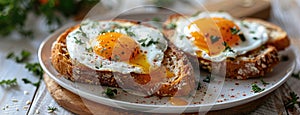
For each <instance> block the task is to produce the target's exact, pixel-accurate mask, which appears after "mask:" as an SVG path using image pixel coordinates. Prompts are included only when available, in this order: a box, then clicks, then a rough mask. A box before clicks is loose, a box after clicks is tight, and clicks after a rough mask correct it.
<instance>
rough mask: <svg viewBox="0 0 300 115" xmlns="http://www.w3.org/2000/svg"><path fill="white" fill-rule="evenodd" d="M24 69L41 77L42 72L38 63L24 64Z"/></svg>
mask: <svg viewBox="0 0 300 115" xmlns="http://www.w3.org/2000/svg"><path fill="white" fill-rule="evenodd" d="M25 68H27V69H28V71H31V72H32V73H33V74H34V75H36V76H40V77H41V76H43V74H44V71H43V68H42V67H41V65H40V64H39V63H26V65H25Z"/></svg>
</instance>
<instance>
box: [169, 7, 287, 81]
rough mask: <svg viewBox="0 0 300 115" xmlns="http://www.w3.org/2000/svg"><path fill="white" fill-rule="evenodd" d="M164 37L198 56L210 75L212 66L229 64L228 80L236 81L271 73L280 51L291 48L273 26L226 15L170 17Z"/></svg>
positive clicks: (227, 66) (221, 13) (257, 20)
mask: <svg viewBox="0 0 300 115" xmlns="http://www.w3.org/2000/svg"><path fill="white" fill-rule="evenodd" d="M209 17H210V18H209ZM163 33H164V35H165V36H166V37H167V38H168V39H169V41H170V42H172V43H173V44H175V46H176V47H178V48H179V49H181V50H183V51H184V52H186V53H187V54H188V55H192V56H196V57H197V58H198V60H199V63H200V66H201V68H203V69H206V70H209V71H211V70H212V66H211V65H212V64H211V63H212V62H222V61H226V77H229V78H236V79H248V78H253V77H259V76H264V75H265V74H266V73H267V72H270V71H272V69H273V67H274V66H275V65H276V64H278V62H279V61H280V60H279V57H278V51H280V50H284V49H285V48H287V47H288V46H289V44H290V42H289V39H288V36H287V33H286V32H285V31H283V30H282V29H281V28H280V27H278V26H276V25H274V24H271V23H269V22H266V21H263V20H259V19H243V20H239V19H235V18H233V17H232V16H230V15H229V14H228V13H225V12H211V13H208V12H202V13H197V14H195V15H192V16H183V15H179V14H174V15H171V16H170V17H169V18H168V19H167V21H166V22H165V24H164V32H163ZM224 69H225V68H224Z"/></svg>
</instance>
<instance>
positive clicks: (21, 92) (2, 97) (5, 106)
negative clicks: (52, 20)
mask: <svg viewBox="0 0 300 115" xmlns="http://www.w3.org/2000/svg"><path fill="white" fill-rule="evenodd" d="M272 7H273V10H272V15H271V21H272V22H274V23H276V24H278V25H280V26H281V27H283V28H284V29H285V30H286V31H287V32H288V34H289V36H290V37H291V38H292V39H293V40H292V41H293V44H294V45H295V46H294V48H295V51H296V54H299V53H300V43H299V42H300V40H299V39H300V26H299V21H300V0H272ZM28 22H29V23H30V22H34V23H31V24H29V25H30V27H29V28H32V29H34V31H35V33H36V34H35V38H34V39H23V38H22V37H21V36H18V35H16V34H13V35H11V36H9V37H6V38H0V80H3V79H13V78H17V81H18V85H17V86H14V87H3V86H1V87H0V109H1V110H0V115H3V114H12V115H23V114H29V115H33V114H41V115H44V114H54V115H55V114H57V115H69V114H73V113H70V112H69V111H67V110H65V109H64V108H62V107H60V106H59V105H58V104H57V103H56V102H55V101H54V100H53V98H52V97H51V95H50V94H49V92H48V91H47V89H46V86H45V84H44V82H42V83H41V85H40V86H39V87H35V86H33V85H30V84H24V83H23V81H22V80H21V79H22V78H27V79H29V80H31V81H34V82H35V81H38V78H37V77H35V76H34V75H32V74H31V73H30V72H28V71H27V69H25V64H17V63H15V62H14V61H13V60H8V59H6V55H7V54H8V53H9V52H15V53H16V54H19V52H21V50H22V49H26V50H28V51H30V52H31V53H32V54H33V56H31V57H32V58H31V59H30V62H38V60H37V50H38V47H39V44H40V43H41V42H42V40H43V39H44V38H46V37H47V36H48V35H49V33H48V32H47V29H44V26H43V25H44V24H43V23H44V22H43V21H42V19H40V18H36V17H34V16H30V19H29V21H28ZM20 38H22V39H20ZM296 69H297V70H299V69H300V59H299V58H298V59H297V67H296ZM299 87H300V80H298V79H295V78H293V77H290V78H289V80H288V81H287V83H285V84H284V85H282V86H281V87H280V88H279V89H277V90H276V91H274V92H273V94H272V96H271V97H270V98H269V99H268V100H267V101H266V102H265V103H264V104H263V105H262V106H260V107H259V108H258V109H257V110H255V111H253V112H252V113H250V114H253V115H254V114H267V115H269V114H270V115H274V114H282V115H287V114H300V109H299V107H297V108H296V109H295V111H293V112H291V111H287V110H286V109H285V108H284V102H285V101H286V99H287V98H286V97H288V95H289V92H291V91H294V92H296V93H297V94H298V95H300V88H299ZM29 102H30V103H29ZM48 106H53V107H57V111H55V112H54V113H48V112H47V111H48V110H47V108H48Z"/></svg>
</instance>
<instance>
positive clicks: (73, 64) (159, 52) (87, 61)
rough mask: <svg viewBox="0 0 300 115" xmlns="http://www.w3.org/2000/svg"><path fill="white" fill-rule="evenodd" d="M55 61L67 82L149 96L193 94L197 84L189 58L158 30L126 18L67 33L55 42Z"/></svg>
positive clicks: (87, 24) (93, 23)
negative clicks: (135, 92) (108, 87)
mask: <svg viewBox="0 0 300 115" xmlns="http://www.w3.org/2000/svg"><path fill="white" fill-rule="evenodd" d="M51 62H52V64H53V66H54V67H55V69H56V70H57V71H58V72H59V74H60V75H61V76H64V77H65V78H67V79H69V80H72V81H77V82H81V83H89V84H96V85H102V86H110V87H121V88H123V89H130V90H136V91H138V92H140V93H143V94H145V95H157V96H173V95H177V96H184V95H189V94H190V93H191V92H192V91H193V90H194V88H195V84H196V83H195V78H194V75H193V68H192V66H191V64H190V62H189V61H188V59H187V57H186V56H185V55H184V53H183V52H181V51H180V50H178V49H176V48H175V47H174V45H173V44H170V43H168V42H167V40H166V39H165V38H164V36H163V34H162V33H161V32H160V31H158V30H157V29H154V28H152V27H150V26H146V25H142V24H140V23H138V22H130V21H125V20H113V21H91V20H86V21H83V22H82V23H81V24H80V25H76V26H74V27H71V28H69V29H67V30H66V31H65V32H64V33H62V34H61V35H60V36H59V37H58V38H57V40H56V42H55V43H54V44H53V47H52V55H51Z"/></svg>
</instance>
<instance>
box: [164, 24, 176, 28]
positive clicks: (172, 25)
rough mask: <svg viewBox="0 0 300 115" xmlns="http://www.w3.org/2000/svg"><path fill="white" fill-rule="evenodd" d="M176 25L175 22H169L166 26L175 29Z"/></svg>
mask: <svg viewBox="0 0 300 115" xmlns="http://www.w3.org/2000/svg"><path fill="white" fill-rule="evenodd" d="M176 27H177V25H176V24H175V23H169V24H168V25H167V26H166V28H167V29H175V28H176Z"/></svg>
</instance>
